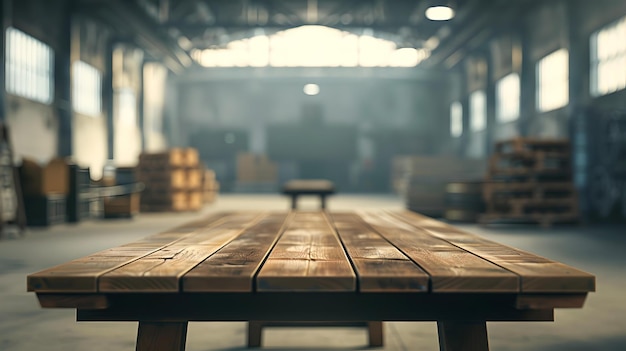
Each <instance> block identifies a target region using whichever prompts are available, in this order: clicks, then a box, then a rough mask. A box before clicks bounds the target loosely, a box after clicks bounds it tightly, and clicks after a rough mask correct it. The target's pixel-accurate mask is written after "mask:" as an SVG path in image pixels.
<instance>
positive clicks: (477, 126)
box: [470, 90, 487, 132]
mask: <svg viewBox="0 0 626 351" xmlns="http://www.w3.org/2000/svg"><path fill="white" fill-rule="evenodd" d="M470 127H471V129H472V131H473V132H479V131H481V130H485V128H486V127H487V97H486V96H485V91H484V90H477V91H475V92H473V93H472V95H470Z"/></svg>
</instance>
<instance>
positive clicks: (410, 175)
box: [391, 156, 486, 217]
mask: <svg viewBox="0 0 626 351" xmlns="http://www.w3.org/2000/svg"><path fill="white" fill-rule="evenodd" d="M485 168H486V162H485V161H483V160H466V159H459V158H452V157H429V156H397V157H395V158H394V159H393V161H392V169H391V182H392V183H391V186H392V188H393V189H394V191H395V192H396V193H398V194H400V195H401V196H403V197H404V198H405V201H406V207H407V208H408V209H409V210H412V211H415V212H419V213H421V214H423V215H426V216H431V217H442V216H444V215H445V212H446V210H447V209H449V208H450V207H449V206H448V204H447V199H446V197H447V195H446V192H447V186H448V183H450V182H460V181H461V182H462V181H471V180H474V179H480V178H481V177H482V176H483V175H484V174H485Z"/></svg>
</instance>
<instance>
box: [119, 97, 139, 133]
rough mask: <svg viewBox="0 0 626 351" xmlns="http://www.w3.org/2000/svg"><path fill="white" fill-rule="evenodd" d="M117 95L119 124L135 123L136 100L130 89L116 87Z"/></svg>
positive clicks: (129, 124)
mask: <svg viewBox="0 0 626 351" xmlns="http://www.w3.org/2000/svg"><path fill="white" fill-rule="evenodd" d="M115 95H116V97H117V120H118V121H119V122H120V125H125V126H136V125H137V100H136V99H135V93H134V92H133V90H132V89H128V88H125V89H118V90H117V91H116V93H115Z"/></svg>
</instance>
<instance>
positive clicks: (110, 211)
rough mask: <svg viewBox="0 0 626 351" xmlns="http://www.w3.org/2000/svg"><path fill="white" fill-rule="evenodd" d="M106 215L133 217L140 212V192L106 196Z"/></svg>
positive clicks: (104, 202) (104, 203)
mask: <svg viewBox="0 0 626 351" xmlns="http://www.w3.org/2000/svg"><path fill="white" fill-rule="evenodd" d="M103 206H104V217H105V218H116V217H132V216H133V215H135V214H137V213H138V212H139V207H140V194H139V193H131V194H127V195H120V196H111V197H105V198H104V200H103Z"/></svg>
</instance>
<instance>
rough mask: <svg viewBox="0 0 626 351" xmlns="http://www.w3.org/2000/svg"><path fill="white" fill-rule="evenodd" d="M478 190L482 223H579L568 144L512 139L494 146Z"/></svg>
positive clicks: (553, 141)
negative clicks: (482, 208)
mask: <svg viewBox="0 0 626 351" xmlns="http://www.w3.org/2000/svg"><path fill="white" fill-rule="evenodd" d="M485 180H486V182H485V184H484V186H483V197H484V199H485V203H486V206H487V212H486V213H485V214H484V215H482V216H481V222H482V223H486V224H488V223H497V222H523V223H538V224H541V225H542V226H551V225H552V224H554V223H563V222H567V223H571V222H576V221H577V220H578V196H577V193H576V190H575V188H574V185H573V182H572V171H571V152H570V144H569V142H568V141H567V140H556V139H549V140H547V139H529V138H514V139H511V140H506V141H501V142H498V143H496V147H495V152H494V154H493V156H492V157H491V158H490V162H489V170H488V172H487V176H486V179H485Z"/></svg>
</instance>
